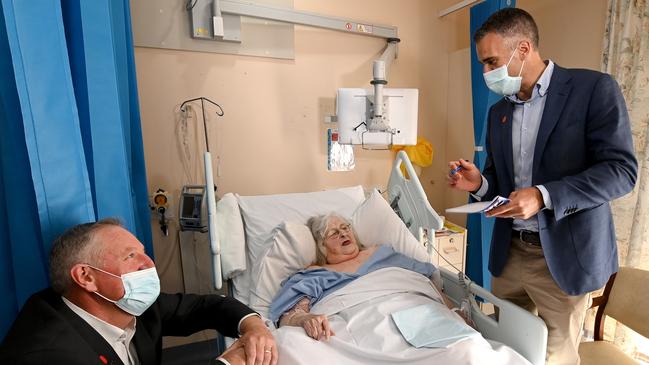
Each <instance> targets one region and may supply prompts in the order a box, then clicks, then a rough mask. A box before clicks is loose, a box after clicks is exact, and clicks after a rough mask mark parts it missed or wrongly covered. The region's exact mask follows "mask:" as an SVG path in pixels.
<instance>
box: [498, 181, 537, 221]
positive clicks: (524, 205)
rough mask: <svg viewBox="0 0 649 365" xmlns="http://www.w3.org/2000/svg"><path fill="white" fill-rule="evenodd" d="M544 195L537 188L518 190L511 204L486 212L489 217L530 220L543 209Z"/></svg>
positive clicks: (511, 196)
mask: <svg viewBox="0 0 649 365" xmlns="http://www.w3.org/2000/svg"><path fill="white" fill-rule="evenodd" d="M543 207H544V203H543V195H542V194H541V191H540V190H539V189H537V188H536V187H530V188H525V189H521V190H516V191H514V192H512V193H511V194H510V195H509V203H507V204H505V205H501V206H499V207H498V208H494V209H492V210H490V211H488V212H486V215H487V217H497V218H517V219H528V218H530V217H533V216H534V215H535V214H536V213H538V212H539V210H541V209H543Z"/></svg>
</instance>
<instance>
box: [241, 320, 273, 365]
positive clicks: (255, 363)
mask: <svg viewBox="0 0 649 365" xmlns="http://www.w3.org/2000/svg"><path fill="white" fill-rule="evenodd" d="M237 342H241V344H242V346H243V347H244V350H245V353H246V365H262V364H263V365H276V364H277V359H278V354H277V346H276V345H275V338H274V337H273V335H272V334H271V333H270V331H269V330H268V328H267V327H266V325H264V322H263V321H262V320H261V318H259V317H258V316H250V317H248V318H246V319H245V320H244V321H243V322H242V323H241V338H239V341H237Z"/></svg>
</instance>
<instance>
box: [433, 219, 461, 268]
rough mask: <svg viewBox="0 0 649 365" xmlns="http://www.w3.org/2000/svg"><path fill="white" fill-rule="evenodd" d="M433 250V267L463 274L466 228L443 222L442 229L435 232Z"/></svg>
mask: <svg viewBox="0 0 649 365" xmlns="http://www.w3.org/2000/svg"><path fill="white" fill-rule="evenodd" d="M434 248H435V250H434V252H433V255H432V258H431V259H432V263H433V264H434V265H437V266H440V267H443V268H445V269H448V270H449V271H451V272H458V270H462V271H463V272H464V265H465V261H466V260H465V255H466V228H464V227H462V226H459V225H457V224H455V223H452V222H449V221H445V222H444V228H442V229H440V230H439V231H435V246H434ZM440 256H441V257H440Z"/></svg>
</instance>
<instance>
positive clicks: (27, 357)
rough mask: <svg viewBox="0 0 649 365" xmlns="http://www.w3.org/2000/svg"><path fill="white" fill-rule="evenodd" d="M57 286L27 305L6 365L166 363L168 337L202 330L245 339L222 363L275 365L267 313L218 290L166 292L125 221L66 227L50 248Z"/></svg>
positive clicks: (6, 348) (8, 342) (9, 342)
mask: <svg viewBox="0 0 649 365" xmlns="http://www.w3.org/2000/svg"><path fill="white" fill-rule="evenodd" d="M50 276H51V281H52V287H51V288H48V289H46V290H44V291H41V292H39V293H36V294H34V295H33V296H32V297H31V298H30V299H29V300H28V301H27V302H26V303H25V305H24V306H23V308H22V310H21V311H20V313H19V314H18V318H17V319H16V321H15V322H14V324H13V326H12V328H11V329H10V331H9V333H8V334H7V336H6V338H5V339H4V342H3V343H2V345H1V346H0V363H1V364H14V365H15V364H66V365H69V364H72V365H74V364H79V365H81V364H83V365H86V364H103V365H110V364H115V365H118V364H123V365H134V364H142V365H145V364H160V360H161V352H162V336H187V335H190V334H192V333H194V332H197V331H200V330H204V329H216V330H217V331H219V332H220V333H222V334H224V335H226V336H231V337H239V336H240V337H239V339H238V340H237V341H236V342H235V343H234V344H233V345H232V346H231V347H230V348H229V349H228V350H226V351H225V352H224V353H223V354H222V355H221V356H220V357H219V358H218V359H215V360H214V363H216V364H231V365H235V364H247V365H253V364H262V363H263V364H264V365H268V364H273V365H274V364H276V363H277V349H276V346H275V341H274V339H273V336H272V335H271V333H270V331H269V330H268V329H267V328H266V326H265V325H264V323H263V322H262V320H261V318H260V317H259V316H258V315H257V314H256V313H255V312H254V311H253V310H251V309H250V308H248V307H247V306H245V305H244V304H242V303H241V302H239V301H237V300H235V299H233V298H228V297H222V296H220V295H191V294H185V295H183V294H164V293H162V294H161V293H160V282H159V279H158V276H157V273H156V271H155V266H154V263H153V261H152V260H151V259H150V258H149V257H148V256H147V255H146V254H145V253H144V247H143V246H142V244H141V243H140V242H139V241H138V240H137V238H135V237H134V236H133V235H132V234H131V233H129V232H128V231H127V230H126V229H124V228H123V227H122V226H121V225H120V223H119V221H117V220H113V219H106V220H102V221H99V222H96V223H86V224H81V225H78V226H75V227H72V228H71V229H69V230H67V231H66V232H65V233H64V234H63V235H62V236H61V237H59V238H58V239H57V240H56V241H55V242H54V244H53V246H52V251H51V254H50Z"/></svg>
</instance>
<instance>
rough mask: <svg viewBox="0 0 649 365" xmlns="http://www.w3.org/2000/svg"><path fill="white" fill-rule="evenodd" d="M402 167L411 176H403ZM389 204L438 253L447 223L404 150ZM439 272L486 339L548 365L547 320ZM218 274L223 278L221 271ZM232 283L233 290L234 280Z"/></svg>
mask: <svg viewBox="0 0 649 365" xmlns="http://www.w3.org/2000/svg"><path fill="white" fill-rule="evenodd" d="M401 166H403V168H404V170H405V171H406V175H407V176H404V174H403V173H402V169H401ZM388 202H389V203H390V205H391V206H392V208H393V209H394V211H395V213H397V214H398V215H399V217H400V218H401V219H402V220H403V222H404V223H405V224H406V226H407V227H408V229H409V230H410V231H411V232H412V233H413V234H414V235H415V237H418V238H419V241H420V242H421V243H422V244H423V245H424V246H425V247H426V248H427V249H428V253H429V254H430V255H432V254H434V242H435V230H439V229H441V228H442V226H443V220H442V219H441V217H440V216H439V215H438V214H437V213H436V212H435V210H434V209H433V208H432V207H431V206H430V203H429V202H428V199H427V197H426V194H425V192H424V189H423V188H422V186H421V183H420V182H419V179H418V178H417V174H416V172H415V170H414V168H413V167H412V164H411V163H410V160H409V159H408V156H407V155H406V153H405V152H404V151H400V152H399V153H398V154H397V157H396V159H395V162H394V165H393V168H392V172H391V175H390V179H389V181H388ZM439 269H440V273H441V277H442V281H443V288H444V293H445V294H446V295H447V296H448V297H449V299H450V300H451V301H452V302H453V303H454V304H455V305H456V306H458V307H460V306H461V304H462V302H463V301H468V303H470V308H471V319H472V320H473V322H474V323H475V325H476V327H477V329H478V330H479V331H480V332H481V333H482V335H483V336H484V337H485V338H487V339H489V340H494V341H498V342H501V343H503V344H505V345H507V346H509V347H511V348H513V349H514V350H516V351H517V352H518V353H520V354H521V355H522V356H523V357H525V358H526V359H527V360H528V361H530V362H531V363H532V364H534V365H543V364H545V353H546V346H547V334H548V331H547V327H546V326H545V323H544V322H543V320H541V319H540V318H539V317H537V316H535V315H533V314H531V313H530V312H528V311H526V310H524V309H523V308H521V307H518V306H516V305H515V304H513V303H511V302H508V301H506V300H502V299H499V298H497V297H496V296H494V295H493V294H492V293H491V292H489V291H487V290H485V289H484V288H482V287H480V286H479V285H477V284H476V283H474V282H472V281H471V280H469V279H468V278H467V277H466V276H465V275H464V273H459V274H455V273H452V272H450V271H448V270H446V269H444V268H441V267H440V268H439ZM214 274H215V275H219V276H220V275H221V273H220V272H215V273H214ZM228 283H229V285H228V286H229V287H230V289H231V285H232V281H231V280H229V281H228ZM476 298H479V299H476ZM478 301H481V302H487V303H491V304H493V305H494V306H495V307H497V308H498V310H499V315H498V318H497V319H496V318H493V317H491V316H489V315H487V314H485V313H484V312H483V311H482V310H481V309H480V305H479V304H478Z"/></svg>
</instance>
